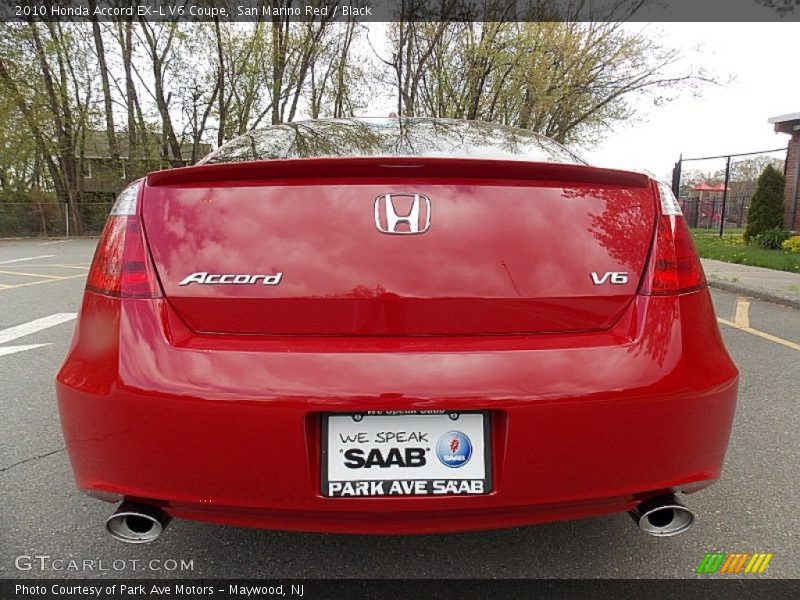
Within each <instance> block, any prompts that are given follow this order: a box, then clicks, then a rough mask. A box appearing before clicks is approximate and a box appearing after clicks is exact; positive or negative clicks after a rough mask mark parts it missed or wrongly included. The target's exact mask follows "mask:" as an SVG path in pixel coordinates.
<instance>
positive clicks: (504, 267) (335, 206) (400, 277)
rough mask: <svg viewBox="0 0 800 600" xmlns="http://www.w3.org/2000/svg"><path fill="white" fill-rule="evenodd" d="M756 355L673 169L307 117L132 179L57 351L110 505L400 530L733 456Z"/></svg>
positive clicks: (468, 136)
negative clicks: (705, 263) (743, 393)
mask: <svg viewBox="0 0 800 600" xmlns="http://www.w3.org/2000/svg"><path fill="white" fill-rule="evenodd" d="M737 382H738V373H737V370H736V367H735V366H734V365H733V363H732V362H731V359H730V357H729V356H728V353H727V351H726V349H725V346H724V345H723V342H722V339H721V338H720V334H719V331H718V328H717V322H716V319H715V315H714V309H713V307H712V304H711V299H710V297H709V293H708V290H707V288H706V282H705V279H704V276H703V271H702V268H701V266H700V263H699V261H698V258H697V254H696V252H695V249H694V247H693V244H692V241H691V238H690V235H689V232H688V230H687V227H686V224H685V223H684V220H683V218H682V216H681V214H680V209H679V208H678V206H677V202H676V201H675V198H674V197H673V196H672V193H671V192H670V190H669V189H668V188H667V187H666V186H665V185H663V184H659V183H658V182H656V181H654V180H652V179H650V178H649V177H647V176H645V175H640V174H637V173H631V172H626V171H617V170H609V169H600V168H596V167H591V166H588V165H587V164H585V163H584V162H583V161H581V160H580V159H579V158H578V157H577V156H575V155H573V154H572V153H570V152H569V151H567V150H566V149H565V148H563V147H562V146H560V145H558V144H556V143H554V142H552V141H550V140H547V139H543V138H541V137H539V136H537V135H535V134H533V133H531V132H527V131H522V130H517V129H513V128H509V127H503V126H496V125H490V124H485V123H475V122H466V121H446V120H435V119H378V120H369V119H365V120H357V119H345V120H332V121H309V122H302V123H293V124H287V125H279V126H273V127H269V128H266V129H264V130H262V131H257V132H252V133H249V134H247V135H245V136H243V137H241V138H238V139H236V140H233V141H232V142H230V143H228V144H226V145H225V146H223V147H221V148H219V149H218V150H216V151H215V152H214V153H212V154H211V155H209V156H208V157H207V158H206V159H205V160H204V161H202V164H200V165H197V166H193V167H188V168H181V169H173V170H167V171H159V172H155V173H151V174H150V175H148V176H147V177H146V178H144V179H142V180H140V181H138V182H136V183H134V184H133V185H131V186H130V187H129V188H128V189H127V190H125V191H124V192H123V193H122V194H121V195H120V197H119V199H118V200H117V203H116V205H115V207H114V209H113V211H112V213H111V216H110V218H109V220H108V223H107V225H106V228H105V231H104V232H103V236H102V238H101V240H100V243H99V245H98V248H97V251H96V254H95V257H94V262H93V264H92V268H91V271H90V274H89V278H88V283H87V286H86V293H85V296H84V299H83V306H82V309H81V314H80V318H79V320H78V323H77V326H76V331H75V336H74V340H73V342H72V346H71V348H70V350H69V354H68V356H67V358H66V361H65V363H64V365H63V367H62V368H61V371H60V372H59V374H58V377H57V392H58V402H59V408H60V413H61V421H62V425H63V430H64V436H65V438H66V441H67V445H68V449H69V456H70V459H71V462H72V467H73V469H74V472H75V478H76V480H77V484H78V487H79V488H80V489H82V490H83V491H85V492H86V493H88V494H89V495H91V496H96V497H98V498H102V499H105V500H108V501H114V502H122V504H121V505H120V507H119V509H118V510H117V512H116V513H114V514H113V515H112V516H111V517H110V518H109V520H108V522H107V528H108V530H109V531H110V532H111V533H112V534H113V535H114V536H115V537H117V538H119V539H121V540H124V541H127V542H146V541H151V540H153V539H155V538H157V537H158V536H159V535H160V533H161V532H162V531H163V529H164V527H165V526H166V524H167V522H168V521H169V519H170V518H171V517H176V518H181V519H194V520H200V521H209V522H214V523H227V524H234V525H242V526H249V527H262V528H270V529H293V530H304V531H325V532H349V533H373V534H406V533H423V532H449V531H462V530H474V529H489V528H497V527H511V526H517V525H527V524H533V523H542V522H547V521H555V520H561V519H575V518H582V517H589V516H592V515H600V514H603V513H612V512H617V511H631V513H632V514H633V515H634V517H635V518H636V519H637V521H638V522H639V525H640V527H641V528H642V529H643V530H645V531H647V532H649V533H652V534H654V535H673V534H675V533H679V532H681V531H684V530H686V529H687V528H688V527H689V526H690V525H691V523H692V521H693V518H694V517H693V515H692V513H691V512H690V511H689V510H688V509H687V508H685V507H684V506H682V505H681V504H680V503H679V502H678V501H677V500H676V498H675V494H676V493H679V492H680V493H691V492H695V491H697V490H700V489H702V488H705V487H706V486H708V485H710V484H711V483H712V482H713V481H714V480H716V479H717V478H719V476H720V471H721V467H722V463H723V457H724V454H725V449H726V446H727V444H728V438H729V435H730V431H731V423H732V419H733V414H734V408H735V403H736V393H737Z"/></svg>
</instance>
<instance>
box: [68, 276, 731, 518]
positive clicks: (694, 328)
mask: <svg viewBox="0 0 800 600" xmlns="http://www.w3.org/2000/svg"><path fill="white" fill-rule="evenodd" d="M737 381H738V374H737V371H736V368H735V366H734V365H733V364H732V362H731V360H730V358H729V356H728V354H727V352H726V350H725V348H724V346H723V344H722V341H721V338H720V336H719V331H718V329H717V325H716V320H715V318H714V314H713V309H712V307H711V303H710V298H709V296H708V293H707V292H706V291H702V292H697V293H693V294H688V295H684V296H679V297H663V298H658V297H651V298H642V297H639V298H637V299H636V300H635V301H634V302H633V303H632V304H631V305H630V307H629V309H628V310H627V311H626V313H625V315H624V316H623V318H622V319H621V320H620V321H619V322H618V323H617V324H616V326H615V327H614V328H613V329H611V330H609V331H607V332H602V333H591V334H569V335H543V336H526V337H519V338H515V337H505V338H479V339H474V338H443V339H442V338H439V339H412V340H409V339H403V340H400V339H366V340H353V339H349V340H345V339H338V340H331V339H327V340H324V339H308V338H305V339H294V340H286V339H268V338H255V337H247V336H231V337H225V336H197V335H195V334H193V333H191V332H189V331H188V330H187V329H186V328H185V327H184V326H183V324H182V323H181V322H180V321H179V320H178V319H177V318H176V316H175V315H174V314H173V312H172V311H171V309H170V307H169V304H168V303H167V302H166V301H164V300H116V299H111V298H105V297H102V296H98V295H94V294H92V293H87V295H86V298H85V300H84V306H83V310H82V314H81V318H80V319H79V322H78V326H77V329H76V333H75V338H74V340H73V345H72V348H71V349H70V352H69V355H68V357H67V359H66V361H65V363H64V366H63V367H62V369H61V371H60V372H59V374H58V377H57V386H56V387H57V395H58V402H59V409H60V413H61V420H62V426H63V430H64V435H65V438H66V441H67V447H68V450H69V456H70V460H71V462H72V466H73V469H74V472H75V477H76V481H77V484H78V486H79V487H80V488H82V489H85V490H92V491H102V492H110V493H113V494H119V495H124V496H127V497H131V498H135V499H140V500H146V501H150V502H153V503H156V504H158V505H160V506H162V507H163V508H164V509H165V510H166V511H167V512H169V513H170V514H172V515H173V516H175V517H178V518H189V519H198V520H204V521H213V522H219V523H228V524H235V525H243V526H254V527H265V528H274V529H297V530H306V531H328V532H354V533H356V532H357V533H422V532H436V531H460V530H469V529H489V528H495V527H508V526H515V525H522V524H530V523H539V522H546V521H554V520H561V519H571V518H580V517H586V516H591V515H596V514H602V513H608V512H616V511H624V510H629V509H631V508H633V507H634V506H635V505H636V504H637V503H639V502H641V501H642V500H643V499H646V498H648V497H650V496H652V495H654V494H656V493H659V492H663V491H667V490H672V491H684V492H692V491H696V490H697V489H700V488H702V487H705V486H707V485H709V484H710V483H711V482H712V481H713V480H714V479H717V478H718V477H719V476H720V472H721V467H722V462H723V458H724V454H725V449H726V447H727V444H728V438H729V435H730V429H731V423H732V419H733V413H734V408H735V402H736V391H737ZM366 409H371V410H432V409H443V410H488V411H491V415H492V421H491V422H492V430H491V438H492V440H491V443H492V449H493V451H492V463H493V464H492V471H493V491H492V492H491V493H490V494H488V495H485V496H457V497H455V496H446V497H415V498H348V499H342V498H324V497H322V495H321V492H320V422H321V418H320V417H321V414H322V413H324V412H352V411H363V410H366Z"/></svg>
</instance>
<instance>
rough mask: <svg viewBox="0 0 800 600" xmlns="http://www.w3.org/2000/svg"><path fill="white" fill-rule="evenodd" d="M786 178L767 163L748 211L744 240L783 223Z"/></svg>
mask: <svg viewBox="0 0 800 600" xmlns="http://www.w3.org/2000/svg"><path fill="white" fill-rule="evenodd" d="M785 185H786V178H785V177H784V176H783V173H781V172H780V171H778V170H777V169H776V168H775V167H773V166H772V165H767V168H766V169H764V172H763V173H761V175H760V176H759V178H758V184H757V186H756V192H755V194H753V199H752V200H751V201H750V208H749V209H748V211H747V228H746V229H745V230H744V241H745V242H746V243H748V244H749V243H750V241H751V240H752V239H753V238H754V237H755V236H757V235H758V234H760V233H761V232H763V231H766V230H768V229H774V228H776V227H780V226H781V225H783V188H784V186H785Z"/></svg>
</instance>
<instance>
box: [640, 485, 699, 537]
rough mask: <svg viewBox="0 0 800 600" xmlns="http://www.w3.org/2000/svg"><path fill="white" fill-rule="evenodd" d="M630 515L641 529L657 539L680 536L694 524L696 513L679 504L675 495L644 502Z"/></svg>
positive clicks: (666, 495)
mask: <svg viewBox="0 0 800 600" xmlns="http://www.w3.org/2000/svg"><path fill="white" fill-rule="evenodd" d="M630 515H631V517H633V520H634V521H636V523H637V524H638V525H639V529H641V530H642V531H643V532H645V533H648V534H650V535H653V536H656V537H670V536H673V535H678V534H679V533H683V532H684V531H688V529H689V528H690V527H691V526H692V525H693V524H694V513H693V512H692V511H690V510H689V509H688V508H686V507H685V506H684V505H683V504H681V503H680V502H678V500H677V499H676V498H675V495H674V494H665V495H663V496H657V497H655V498H651V499H650V500H647V501H645V502H642V503H641V504H640V505H639V506H637V507H636V508H635V509H634V510H632V511H631V512H630Z"/></svg>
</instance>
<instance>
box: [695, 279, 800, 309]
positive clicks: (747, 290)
mask: <svg viewBox="0 0 800 600" xmlns="http://www.w3.org/2000/svg"><path fill="white" fill-rule="evenodd" d="M706 280H707V281H708V287H712V288H716V289H718V290H723V291H726V292H733V293H734V294H741V295H743V296H749V297H750V298H756V299H758V300H765V301H766V302H772V303H774V304H780V305H782V306H787V307H789V308H794V309H797V310H800V298H797V299H795V298H788V297H786V296H783V295H781V294H778V293H777V292H771V291H769V290H765V289H764V288H757V287H753V286H749V285H742V284H741V283H732V282H730V281H723V280H721V279H716V278H713V277H707V278H706Z"/></svg>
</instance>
